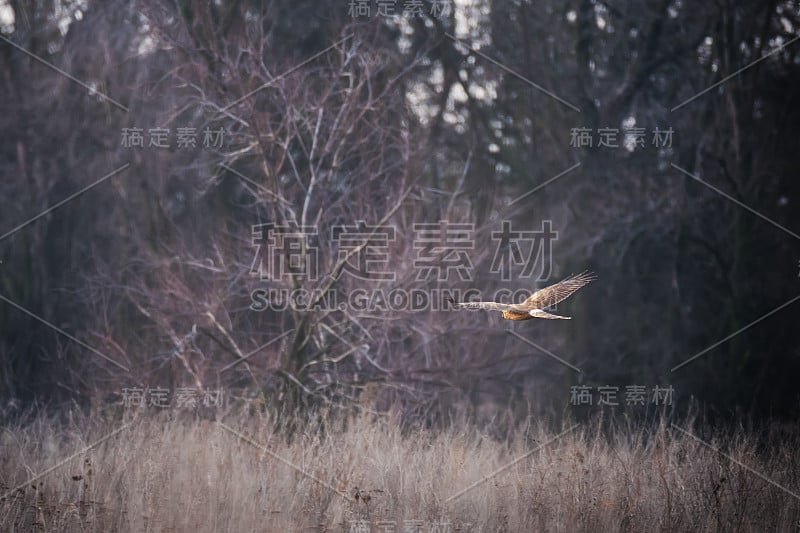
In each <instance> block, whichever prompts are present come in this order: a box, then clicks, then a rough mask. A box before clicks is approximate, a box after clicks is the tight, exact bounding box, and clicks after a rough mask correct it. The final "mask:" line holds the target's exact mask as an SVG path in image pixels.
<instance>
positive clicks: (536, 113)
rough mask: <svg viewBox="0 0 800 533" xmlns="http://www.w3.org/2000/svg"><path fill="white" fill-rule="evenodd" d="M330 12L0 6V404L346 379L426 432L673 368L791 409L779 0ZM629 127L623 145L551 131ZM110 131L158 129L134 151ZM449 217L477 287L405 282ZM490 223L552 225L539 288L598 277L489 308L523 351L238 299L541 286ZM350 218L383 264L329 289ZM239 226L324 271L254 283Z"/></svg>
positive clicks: (324, 396)
mask: <svg viewBox="0 0 800 533" xmlns="http://www.w3.org/2000/svg"><path fill="white" fill-rule="evenodd" d="M350 4H351V3H350V2H348V1H347V0H336V1H321V0H307V1H304V0H291V1H290V0H274V1H269V2H260V1H258V2H256V1H246V0H221V1H217V2H199V1H198V2H194V1H189V0H185V1H184V0H175V1H166V0H163V1H161V0H125V1H123V0H109V1H104V2H98V1H89V0H84V1H60V0H55V1H54V0H46V1H45V0H26V1H20V0H7V1H4V2H0V6H2V9H3V10H4V11H5V13H6V15H5V17H4V18H3V20H5V22H4V23H3V24H4V26H3V27H2V28H0V35H1V36H2V39H0V94H2V98H0V139H2V142H0V176H2V179H0V194H1V195H2V196H1V197H2V210H0V235H2V237H0V261H1V262H0V297H1V298H2V301H0V407H2V415H3V417H4V418H7V417H14V416H15V415H17V414H18V413H19V412H21V411H22V410H23V409H24V408H26V407H28V406H31V405H37V406H48V407H58V406H62V405H65V404H74V403H77V404H79V405H81V406H84V407H90V406H102V405H104V404H108V403H114V402H118V401H119V400H120V391H121V390H122V389H123V388H130V387H165V388H169V389H175V388H176V387H195V388H197V389H199V390H205V389H209V388H224V390H225V391H226V394H228V395H229V397H230V399H232V400H235V399H236V398H263V400H264V401H265V402H266V403H267V404H275V403H278V404H282V405H287V404H289V405H302V406H309V405H323V404H335V405H339V406H345V407H346V406H348V405H351V404H355V403H357V402H358V401H359V399H362V400H366V399H367V397H368V399H369V400H370V401H371V402H373V404H374V405H375V406H376V408H378V409H386V408H388V407H390V406H397V407H399V408H400V409H401V412H402V413H403V414H404V415H405V416H407V417H408V418H409V419H410V420H418V421H424V422H425V423H430V424H436V423H439V422H446V421H447V420H449V419H450V417H451V416H452V414H453V412H454V411H461V412H463V413H465V414H467V415H468V416H470V417H472V418H474V419H476V420H478V421H483V422H489V421H491V422H493V423H500V422H502V421H506V422H509V423H513V422H514V421H515V420H519V419H522V418H523V417H524V416H525V415H527V414H530V413H532V412H533V413H541V412H550V413H555V414H563V413H571V414H573V415H574V416H581V414H582V413H585V412H587V411H591V410H592V409H596V408H597V406H593V407H591V408H587V407H581V408H580V409H577V408H575V407H574V406H572V405H571V403H570V390H571V389H570V387H571V386H574V385H586V386H592V387H597V386H604V385H611V386H619V387H623V388H624V387H625V386H627V385H646V386H648V388H649V387H652V386H654V385H661V386H671V387H672V388H673V389H674V402H673V405H672V407H671V410H674V411H680V412H685V411H686V410H688V409H690V408H695V407H697V408H699V409H700V410H701V412H702V413H703V414H704V416H707V417H709V418H712V419H718V420H726V421H738V422H741V421H743V420H765V419H767V418H769V419H773V418H782V419H792V418H796V417H797V415H798V414H800V387H798V382H797V379H798V376H800V342H799V341H800V329H795V328H797V327H798V326H797V317H798V316H799V315H798V306H800V304H798V303H795V301H794V300H793V298H796V297H797V296H798V295H800V242H798V240H799V239H800V236H798V233H800V209H798V202H800V180H798V169H800V135H798V133H797V131H796V130H795V129H794V128H795V126H797V125H798V124H800V101H798V98H797V96H798V94H799V91H798V88H800V43H798V42H795V41H794V40H795V39H797V35H798V28H799V27H800V3H798V2H796V1H789V2H782V1H739V2H733V1H728V0H717V1H713V2H703V3H693V4H689V3H686V2H682V1H680V0H659V1H644V2H617V1H610V2H603V1H592V0H577V1H572V2H570V1H567V2H554V1H543V2H531V1H526V0H502V1H500V0H482V1H476V2H472V3H469V4H467V3H461V2H459V3H457V4H451V7H453V8H454V9H449V10H445V12H444V13H438V12H437V13H434V14H433V15H432V14H431V7H434V6H432V5H431V3H430V2H428V1H426V2H422V13H421V15H420V16H410V15H406V16H404V14H403V7H402V3H401V4H398V6H397V7H396V8H395V14H394V16H384V15H382V14H378V6H377V5H374V4H373V5H370V7H371V13H370V15H369V16H365V15H362V16H357V17H354V16H352V15H353V13H352V12H351V11H350V10H351V8H352V6H351V5H350ZM434 11H435V10H434ZM9 13H13V17H11V18H9V16H8V14H9ZM448 35H450V36H454V37H457V38H458V39H462V40H463V42H462V43H459V42H457V41H456V40H454V39H453V38H451V37H450V36H448ZM12 43H13V44H12ZM465 44H466V45H468V46H469V48H468V47H467V46H465ZM20 47H21V48H24V50H26V51H28V52H30V54H28V53H25V52H23V51H22V50H20ZM320 52H324V53H322V54H319V53H320ZM31 54H33V55H35V56H36V57H33V56H32V55H31ZM317 54H319V55H317ZM764 56H768V57H766V58H764V59H763V60H761V61H758V62H757V63H754V62H755V61H756V60H758V59H759V58H762V57H764ZM37 58H38V59H37ZM310 58H311V59H310ZM309 59H310V60H309ZM490 59H491V60H494V61H496V62H497V63H499V64H497V63H495V62H493V61H491V60H490ZM42 60H44V61H46V62H48V63H50V64H51V65H52V66H55V67H57V68H58V69H61V70H62V71H64V72H65V73H68V74H69V75H70V76H72V77H74V78H75V79H77V80H80V81H81V82H82V83H83V84H85V85H86V86H88V87H89V88H91V90H90V89H87V87H86V86H84V85H82V84H79V83H76V82H75V81H72V80H70V79H68V78H67V77H65V76H64V75H63V74H62V73H59V72H57V71H55V70H54V69H53V68H51V67H50V66H48V65H45V64H43V62H42ZM745 67H747V68H745ZM740 69H744V70H742V71H741V72H738V71H739V70H740ZM737 72H738V73H737ZM515 73H516V75H515ZM522 78H526V79H527V81H526V79H522ZM723 80H724V81H723ZM529 82H533V84H535V85H536V86H534V85H533V84H532V83H529ZM720 82H721V83H720ZM709 88H711V89H710V90H708V91H706V92H704V93H703V94H700V95H699V96H697V95H698V93H701V92H702V91H705V90H706V89H709ZM100 93H102V94H100ZM104 95H105V96H104ZM106 96H107V97H106ZM695 96H697V97H696V98H693V97H695ZM109 98H110V99H113V101H112V100H110V99H109ZM692 98H693V99H692ZM689 99H692V100H691V101H689V102H686V101H687V100H689ZM684 103H685V105H682V104H684ZM576 109H577V110H576ZM634 124H635V126H636V127H641V128H645V130H646V138H645V142H644V146H635V147H632V149H629V148H626V147H625V138H624V135H623V134H622V133H620V136H619V139H618V144H619V145H620V146H619V147H618V148H608V147H601V146H597V142H598V140H597V136H596V134H595V138H594V143H593V146H591V147H580V148H579V147H575V146H572V145H571V136H572V134H573V132H574V131H575V129H576V128H588V129H590V130H592V131H594V132H597V131H598V130H599V129H600V128H618V129H620V132H621V131H622V128H623V127H624V126H626V125H627V126H632V125H634ZM656 127H658V128H659V129H661V130H666V129H669V128H671V129H672V131H673V140H672V145H671V146H669V147H656V146H653V144H652V143H651V137H652V132H653V130H654V129H655V128H656ZM124 128H141V129H143V130H144V132H145V133H147V132H148V130H150V129H152V128H166V129H169V130H170V132H171V133H170V143H169V144H170V146H171V147H170V148H156V147H151V146H149V145H148V144H149V139H148V138H147V137H146V138H145V146H144V147H143V148H131V147H126V146H125V145H124V142H123V133H122V132H123V129H124ZM178 128H195V130H196V131H197V132H198V141H197V145H196V146H195V147H194V148H188V147H178V143H177V141H176V137H175V136H176V132H177V129H178ZM206 128H208V129H209V130H211V131H216V130H219V129H220V128H222V129H223V130H224V132H225V135H224V143H222V145H220V146H214V147H206V146H203V145H202V143H201V140H202V136H203V133H202V132H203V131H204V130H206ZM577 164H580V166H579V167H576V168H574V169H572V170H571V171H569V172H568V173H566V174H564V175H561V176H560V177H557V178H555V177H556V176H559V175H560V174H561V173H563V172H565V171H566V170H568V169H570V168H572V167H573V166H575V165H577ZM124 165H128V166H127V167H125V168H123V169H121V170H119V171H118V172H117V173H115V174H114V175H113V176H111V177H108V178H107V179H105V180H103V181H102V182H101V183H99V184H97V185H96V186H94V187H92V188H91V189H89V190H87V191H86V192H85V193H83V194H80V195H78V196H76V197H75V198H74V199H72V200H70V201H68V202H66V203H64V204H63V206H59V207H58V208H57V209H54V210H52V211H50V212H48V213H47V214H46V215H45V216H42V217H40V218H38V219H36V220H35V221H33V222H31V223H30V224H28V225H26V226H24V227H21V228H18V226H19V225H20V224H23V223H25V222H26V221H28V220H30V219H31V218H32V217H35V216H37V215H38V214H40V213H42V212H43V211H44V210H46V209H47V208H49V207H52V206H55V205H57V204H59V202H62V201H64V200H65V199H67V198H69V197H70V195H73V194H75V193H77V192H79V191H81V190H82V189H83V188H85V187H88V186H90V185H91V184H93V183H94V182H96V181H98V180H100V179H101V178H103V177H105V176H107V175H108V174H109V173H111V172H114V171H115V170H117V169H120V168H121V167H123V166H124ZM689 174H691V175H689ZM692 176H694V177H692ZM554 178H555V179H554ZM550 180H552V181H550ZM701 180H702V182H701ZM545 184H546V185H545ZM542 185H544V186H542ZM539 186H542V187H541V188H538V189H537V187H539ZM534 189H536V190H535V192H532V193H530V194H526V193H528V192H530V191H532V190H534ZM520 195H525V196H524V197H523V198H522V199H519V200H517V198H519V197H520ZM440 220H446V221H448V222H450V223H465V224H472V225H474V228H475V232H474V237H475V248H474V250H471V251H470V258H471V261H472V263H473V267H474V268H473V273H474V275H473V279H472V280H461V279H459V278H458V277H455V278H453V277H451V278H450V279H448V280H447V281H438V280H436V279H430V280H418V279H417V277H416V271H415V269H414V265H413V259H414V257H415V255H414V254H415V249H414V243H413V237H414V234H413V224H415V223H421V222H431V223H435V222H438V221H440ZM503 220H509V221H511V223H512V224H513V227H515V228H521V229H525V230H537V229H539V228H540V227H541V225H542V221H545V220H550V221H552V227H553V229H554V230H556V231H558V239H557V240H556V241H555V242H554V243H553V250H552V265H551V268H550V270H551V271H550V272H549V276H548V277H549V279H548V280H540V282H539V283H538V285H539V286H542V285H544V284H546V283H552V282H554V281H558V280H559V279H561V278H563V277H566V276H567V275H569V274H572V273H577V272H581V271H583V270H592V271H594V272H595V273H596V274H597V276H598V280H597V281H596V282H594V283H592V284H591V285H589V286H588V287H586V288H584V289H582V290H581V291H580V292H578V293H577V294H576V295H575V296H573V297H572V298H571V299H570V300H568V301H567V302H565V303H564V304H563V308H562V307H561V306H559V310H558V312H559V313H561V314H567V315H571V316H573V320H571V321H530V322H524V323H521V324H514V325H511V327H513V330H514V331H515V332H516V333H518V334H519V335H521V336H523V337H525V338H526V339H529V340H531V341H532V342H533V343H535V344H536V345H538V346H540V347H541V349H540V348H537V347H535V346H534V345H532V344H528V343H525V342H523V341H522V340H520V339H519V338H518V337H516V336H514V335H511V334H509V333H508V331H507V329H508V327H509V325H508V324H507V323H504V322H503V321H501V320H500V319H499V317H498V316H495V315H489V314H487V313H485V312H474V313H469V312H459V313H454V312H447V311H439V310H423V311H414V312H412V311H392V312H386V313H380V312H375V313H366V312H359V311H356V310H352V309H336V310H324V309H320V308H318V309H311V310H303V309H295V310H292V309H288V310H285V311H264V312H254V311H253V310H251V309H250V308H249V306H250V304H251V293H252V291H253V290H255V289H257V288H259V287H265V286H268V287H272V288H289V289H298V288H306V289H312V288H317V289H327V290H328V291H333V292H336V293H337V294H341V295H347V294H349V293H352V291H354V290H355V289H367V290H370V291H372V290H375V289H384V290H390V289H393V288H403V289H406V290H411V289H421V290H424V291H432V290H434V289H437V290H438V289H442V288H449V289H460V290H466V289H468V288H475V287H477V288H479V289H480V290H481V291H482V292H485V293H486V294H489V293H491V292H492V291H494V290H495V289H497V288H511V289H512V290H516V289H532V288H534V287H532V286H531V285H534V283H533V282H532V281H530V280H529V281H520V280H518V279H516V278H513V279H512V280H510V281H504V280H502V279H500V277H499V276H497V275H492V274H490V273H489V270H490V267H491V264H492V261H493V257H494V256H493V254H494V250H493V244H492V240H491V233H492V232H493V231H497V230H499V229H500V225H501V222H502V221H503ZM358 221H365V222H366V223H367V224H371V225H377V224H390V225H392V226H393V227H395V228H397V235H396V239H395V240H394V241H393V242H392V244H391V247H390V250H389V253H390V256H391V258H392V259H391V265H390V266H391V268H392V270H393V271H395V272H397V274H398V275H397V278H396V279H395V280H394V281H383V280H360V279H355V277H353V276H348V275H339V274H341V270H342V268H343V264H342V260H341V259H342V256H341V255H340V251H341V250H340V249H339V248H337V246H336V244H335V243H334V242H333V241H332V240H331V239H330V238H328V237H327V236H329V235H331V229H332V228H333V227H334V226H337V225H343V224H345V225H348V224H350V225H352V224H356V223H357V222H358ZM258 224H275V225H286V224H298V225H301V226H313V227H315V228H317V230H318V232H319V239H318V242H315V243H314V244H315V246H317V247H318V249H319V256H318V262H319V270H320V272H321V275H320V276H319V279H317V280H311V279H308V278H307V277H304V276H302V275H300V274H298V273H293V272H289V273H287V274H285V275H283V276H277V277H274V278H273V279H271V280H261V279H258V277H255V276H253V275H251V267H252V262H253V259H254V246H253V242H252V239H253V234H252V229H253V226H254V225H258ZM17 228H18V230H17V231H13V230H15V229H17ZM784 304H788V305H784ZM770 313H771V314H770ZM34 315H35V316H34ZM767 315H768V316H767ZM764 317H765V318H764ZM760 319H761V320H760ZM45 322H46V323H45ZM747 326H750V327H747ZM54 327H55V328H58V329H59V330H61V332H57V331H55V330H54ZM743 328H745V329H743ZM65 334H67V335H69V336H71V337H73V338H72V339H71V338H69V337H67V336H66V335H65ZM76 340H77V341H80V343H79V342H76ZM270 341H273V342H272V343H271V344H268V345H267V346H266V347H264V348H263V349H261V350H260V351H258V352H256V353H254V354H253V355H250V356H248V357H247V358H246V360H245V361H240V359H242V358H243V357H245V356H247V354H249V353H250V352H252V351H254V350H256V349H258V348H259V347H262V346H264V345H265V344H267V343H270ZM720 341H722V342H720ZM709 348H710V349H709ZM704 350H707V351H706V352H704V353H702V355H700V356H699V357H697V358H696V359H694V360H692V361H691V362H689V363H687V364H685V365H683V366H680V368H677V369H675V371H672V369H674V368H675V367H676V366H678V365H681V364H682V363H684V362H686V361H687V360H689V359H690V358H691V357H693V356H695V355H697V354H699V353H701V352H703V351H704ZM545 351H546V352H550V353H551V354H554V355H557V356H558V357H561V358H563V359H564V360H566V361H568V362H569V363H570V364H572V365H574V366H576V367H579V368H580V369H581V370H582V372H581V373H577V372H575V371H574V370H572V369H570V368H568V367H567V366H564V365H562V364H560V363H559V362H558V361H556V360H555V359H554V358H552V357H549V356H548V355H547V354H546V353H545ZM237 362H238V364H235V365H234V363H237ZM230 365H233V366H230ZM620 395H622V393H620ZM652 409H653V408H652V407H643V408H640V409H639V408H627V407H626V406H624V405H621V406H619V407H618V408H616V409H614V411H615V412H617V413H626V414H629V415H631V416H639V415H642V414H646V413H647V412H649V411H648V410H651V411H652Z"/></svg>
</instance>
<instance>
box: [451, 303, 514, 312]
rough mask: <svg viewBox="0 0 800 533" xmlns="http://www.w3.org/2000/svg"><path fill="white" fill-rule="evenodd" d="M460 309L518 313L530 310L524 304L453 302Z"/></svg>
mask: <svg viewBox="0 0 800 533" xmlns="http://www.w3.org/2000/svg"><path fill="white" fill-rule="evenodd" d="M453 305H454V306H455V307H456V308H458V309H486V310H488V311H517V312H518V313H527V312H528V311H529V309H528V308H527V307H525V306H523V305H522V304H501V303H500V302H453Z"/></svg>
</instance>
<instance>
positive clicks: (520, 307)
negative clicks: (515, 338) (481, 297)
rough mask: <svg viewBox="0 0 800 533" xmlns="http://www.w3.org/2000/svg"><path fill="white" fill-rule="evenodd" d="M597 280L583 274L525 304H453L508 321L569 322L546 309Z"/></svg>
mask: <svg viewBox="0 0 800 533" xmlns="http://www.w3.org/2000/svg"><path fill="white" fill-rule="evenodd" d="M595 279H597V278H596V277H595V275H594V274H592V273H591V272H582V273H580V274H577V275H575V276H570V277H568V278H567V279H565V280H563V281H559V282H558V283H556V284H555V285H550V286H549V287H545V288H544V289H539V290H538V291H536V292H534V293H533V294H531V295H530V296H529V297H528V298H527V299H526V300H525V301H524V302H521V303H518V304H503V303H500V302H453V304H454V305H455V306H456V307H457V308H459V309H486V310H489V311H502V312H503V318H505V319H506V320H530V319H531V318H549V319H558V318H560V319H563V320H569V319H570V318H572V317H569V316H561V315H554V314H552V313H548V312H547V311H544V309H545V308H546V307H551V306H554V305H555V304H557V303H558V302H561V301H563V300H566V299H567V298H569V297H570V296H571V295H572V293H574V292H575V291H577V290H578V289H580V288H581V287H583V286H584V285H586V284H587V283H589V282H590V281H593V280H595Z"/></svg>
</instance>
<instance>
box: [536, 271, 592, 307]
mask: <svg viewBox="0 0 800 533" xmlns="http://www.w3.org/2000/svg"><path fill="white" fill-rule="evenodd" d="M595 279H597V277H596V276H595V275H594V274H592V273H591V272H582V273H580V274H577V275H575V276H570V277H568V278H567V279H565V280H563V281H559V282H558V283H556V284H555V285H550V286H549V287H545V288H544V289H539V290H538V291H536V292H534V293H533V294H531V295H530V296H529V297H528V299H527V300H525V301H524V302H522V304H521V305H525V306H526V307H527V308H528V309H544V308H545V307H550V306H551V305H556V304H557V303H558V302H560V301H562V300H566V299H567V298H569V297H570V295H572V293H573V292H575V291H577V290H578V289H580V288H581V287H583V286H584V285H586V284H587V283H589V282H590V281H592V280H595Z"/></svg>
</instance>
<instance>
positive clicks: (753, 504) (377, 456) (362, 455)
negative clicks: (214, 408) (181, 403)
mask: <svg viewBox="0 0 800 533" xmlns="http://www.w3.org/2000/svg"><path fill="white" fill-rule="evenodd" d="M77 418H78V417H76V419H72V420H71V421H68V422H63V421H62V422H58V423H57V422H55V421H53V420H50V419H46V418H43V417H38V418H35V419H33V420H29V421H28V422H27V423H26V424H25V425H24V426H18V427H6V428H4V429H3V430H2V434H1V435H2V436H1V437H0V449H2V453H1V454H0V461H1V462H0V488H2V494H3V496H4V499H3V500H2V502H0V531H19V532H28V531H65V532H67V531H69V532H78V531H103V532H114V531H137V532H146V531H165V532H167V531H172V532H184V531H185V532H193V533H200V532H205V531H231V532H246V531H359V532H364V531H398V532H405V531H425V532H428V531H439V532H443V531H453V532H454V531H569V532H572V531H648V532H652V531H797V530H798V523H800V498H799V497H798V496H797V493H798V492H800V468H798V466H799V465H798V463H800V457H798V454H797V451H796V450H797V445H798V440H797V439H796V437H795V438H790V437H789V436H788V435H787V434H786V433H781V432H779V431H777V430H775V431H773V432H767V433H762V434H759V435H758V439H756V437H755V436H748V435H746V434H742V435H740V436H738V437H735V438H733V439H724V438H722V437H721V436H717V437H714V436H711V437H709V435H706V434H705V433H704V430H703V429H702V428H697V427H696V426H694V428H693V429H692V427H693V426H692V425H691V423H690V422H686V424H685V425H683V424H675V425H674V426H673V425H671V424H667V423H662V424H660V425H656V426H654V427H640V428H638V429H637V428H623V427H620V426H614V427H611V428H608V427H606V428H605V429H604V430H602V431H601V430H600V429H599V428H600V424H598V423H595V424H590V423H582V424H579V425H574V426H573V425H569V424H568V425H567V426H564V428H563V429H562V430H561V431H560V432H559V431H553V430H552V429H551V430H548V429H545V428H544V427H528V428H527V429H526V430H521V431H519V432H518V434H517V435H516V436H514V437H513V438H511V439H509V440H508V441H507V442H498V441H497V440H494V439H492V438H490V437H488V436H485V435H482V434H480V433H479V432H478V431H474V430H462V431H455V430H449V431H439V432H422V431H400V430H399V429H397V428H398V425H397V424H396V423H394V421H393V420H392V417H385V418H377V419H376V418H374V417H372V416H366V415H364V416H358V417H354V418H349V419H347V420H340V421H338V422H331V421H330V420H329V421H327V422H326V423H319V422H318V421H311V422H308V423H306V424H304V427H305V428H306V429H305V430H303V431H297V432H295V433H294V435H293V437H292V438H290V439H287V438H286V436H285V435H286V433H285V432H284V431H282V430H281V429H280V428H279V427H278V426H277V424H276V423H275V422H274V421H273V420H272V419H270V418H269V417H266V416H263V415H247V416H245V415H241V416H230V415H228V416H227V417H226V420H224V421H222V422H218V421H210V420H197V419H188V418H181V417H179V416H172V414H170V413H161V414H160V415H159V416H139V417H137V418H135V419H131V420H129V421H128V422H127V423H122V422H120V423H119V424H114V423H109V422H103V421H100V420H99V419H86V418H83V417H80V418H79V419H77ZM56 428H58V429H56ZM679 428H683V429H684V430H687V431H689V432H690V433H684V432H683V431H682V430H681V429H679ZM701 434H702V435H704V438H708V439H709V440H707V441H706V443H703V442H701V441H700V440H698V439H697V438H695V436H698V437H699V436H700V435H701ZM109 435H110V436H109ZM98 441H100V442H98ZM710 446H713V447H715V448H718V449H719V452H718V451H715V450H713V449H712V448H711V447H710ZM750 469H751V470H750ZM493 473H494V475H492V474H493ZM778 485H780V486H778ZM470 487H471V488H470ZM792 493H794V494H792Z"/></svg>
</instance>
